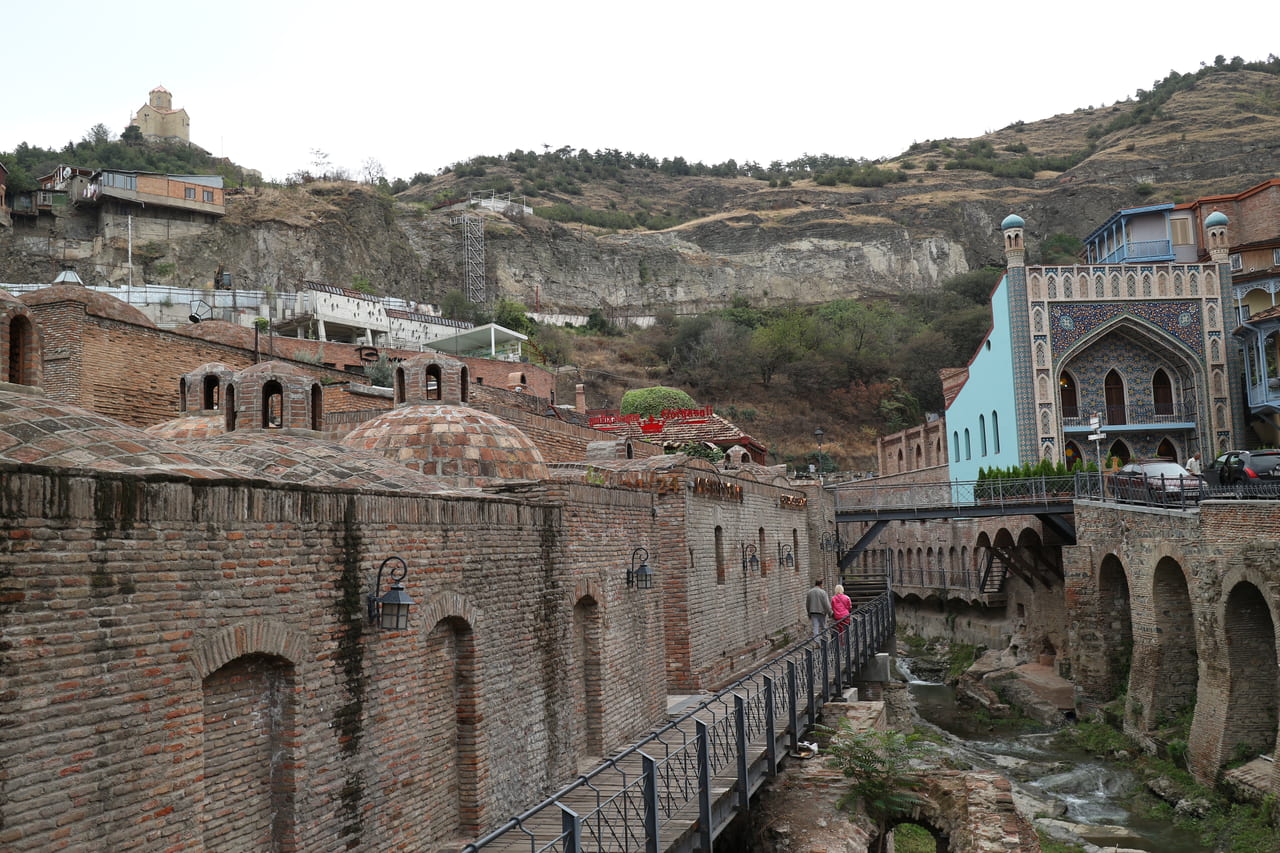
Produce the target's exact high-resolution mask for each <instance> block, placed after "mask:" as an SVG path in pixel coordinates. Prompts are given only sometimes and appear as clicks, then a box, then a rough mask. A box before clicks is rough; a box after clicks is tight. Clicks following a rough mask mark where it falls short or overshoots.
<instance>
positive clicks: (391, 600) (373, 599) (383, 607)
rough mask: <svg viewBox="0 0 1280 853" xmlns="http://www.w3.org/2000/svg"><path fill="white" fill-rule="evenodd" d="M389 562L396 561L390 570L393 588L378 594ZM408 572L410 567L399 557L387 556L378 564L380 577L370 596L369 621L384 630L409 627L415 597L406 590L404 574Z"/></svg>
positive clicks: (375, 582) (400, 629)
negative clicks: (410, 611) (383, 593)
mask: <svg viewBox="0 0 1280 853" xmlns="http://www.w3.org/2000/svg"><path fill="white" fill-rule="evenodd" d="M387 563H396V565H394V566H393V567H392V568H391V571H390V572H388V576H389V577H390V578H391V589H389V590H387V592H386V594H385V595H378V590H380V589H382V571H383V569H385V568H386V567H387ZM408 573H409V567H408V566H407V565H405V562H404V560H402V559H400V558H399V557H387V559H385V560H383V561H382V565H381V566H378V579H377V580H376V581H374V584H373V592H371V593H369V596H368V605H369V621H370V622H372V623H373V624H375V625H377V626H378V627H380V628H382V629H383V630H384V631H403V630H404V629H405V628H408V627H409V608H410V607H412V606H413V599H412V598H410V597H409V594H408V593H406V592H405V591H404V576H405V575H407V574H408Z"/></svg>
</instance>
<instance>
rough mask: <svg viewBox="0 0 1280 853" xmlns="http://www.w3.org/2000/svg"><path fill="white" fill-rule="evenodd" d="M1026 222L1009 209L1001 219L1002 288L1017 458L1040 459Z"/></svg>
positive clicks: (1028, 460) (1034, 460)
mask: <svg viewBox="0 0 1280 853" xmlns="http://www.w3.org/2000/svg"><path fill="white" fill-rule="evenodd" d="M1025 224H1026V223H1025V222H1023V220H1022V217H1021V216H1018V215H1017V214H1016V213H1010V214H1009V215H1008V216H1006V217H1005V218H1004V221H1003V222H1001V223H1000V230H1001V231H1003V232H1004V256H1005V260H1006V263H1007V268H1006V270H1005V274H1004V277H1005V290H1006V293H1007V294H1008V298H1009V351H1010V354H1011V356H1012V358H1013V408H1014V414H1015V415H1016V418H1017V423H1016V424H1015V425H1014V428H1015V430H1016V431H1017V436H1018V461H1019V462H1037V461H1039V460H1040V441H1039V434H1040V433H1039V426H1038V424H1037V423H1036V391H1035V371H1034V370H1033V369H1032V366H1031V320H1030V316H1031V313H1030V312H1031V308H1030V305H1029V304H1028V302H1027V267H1026V262H1027V250H1026V246H1025V245H1024V244H1023V242H1022V228H1023V226H1024V225H1025Z"/></svg>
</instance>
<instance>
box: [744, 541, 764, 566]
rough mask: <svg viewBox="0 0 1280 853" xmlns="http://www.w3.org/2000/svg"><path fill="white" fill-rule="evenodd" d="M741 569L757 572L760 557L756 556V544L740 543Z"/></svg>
mask: <svg viewBox="0 0 1280 853" xmlns="http://www.w3.org/2000/svg"><path fill="white" fill-rule="evenodd" d="M742 571H743V572H758V571H760V558H759V557H757V556H756V546H755V545H748V544H746V543H745V542H744V543H743V544H742Z"/></svg>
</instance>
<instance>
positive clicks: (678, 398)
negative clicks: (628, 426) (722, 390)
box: [621, 385, 698, 417]
mask: <svg viewBox="0 0 1280 853" xmlns="http://www.w3.org/2000/svg"><path fill="white" fill-rule="evenodd" d="M697 407H698V404H697V403H695V402H694V400H693V398H692V397H690V396H689V395H688V394H686V393H685V392H684V391H681V390H680V389H679V388H669V387H667V386H666V385H655V386H653V387H652V388H637V389H635V390H633V391H628V392H627V393H625V394H623V395H622V408H621V412H622V414H624V415H642V416H644V417H657V416H658V415H660V414H662V412H663V411H665V410H666V409H696V408H697Z"/></svg>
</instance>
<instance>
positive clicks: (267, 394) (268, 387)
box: [262, 379, 284, 429]
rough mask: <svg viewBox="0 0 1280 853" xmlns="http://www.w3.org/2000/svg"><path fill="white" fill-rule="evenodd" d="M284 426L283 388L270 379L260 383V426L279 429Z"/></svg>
mask: <svg viewBox="0 0 1280 853" xmlns="http://www.w3.org/2000/svg"><path fill="white" fill-rule="evenodd" d="M282 426H284V388H282V387H281V385H280V383H279V382H278V381H277V380H275V379H272V380H271V381H270V382H264V383H263V385H262V428H263V429H279V428H280V427H282Z"/></svg>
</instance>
